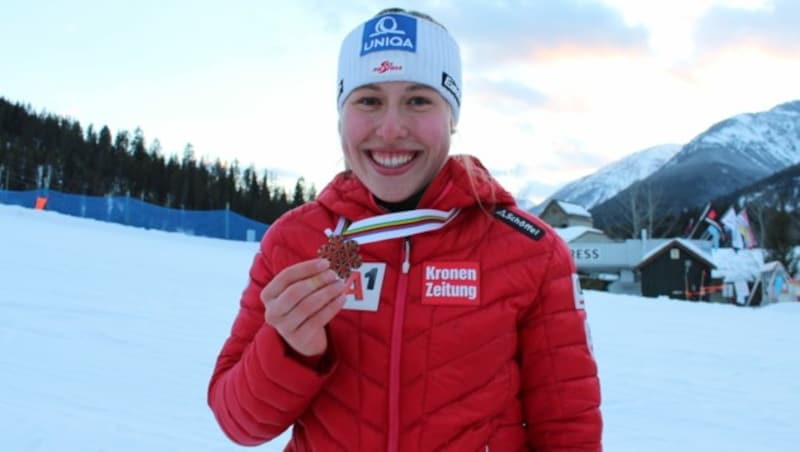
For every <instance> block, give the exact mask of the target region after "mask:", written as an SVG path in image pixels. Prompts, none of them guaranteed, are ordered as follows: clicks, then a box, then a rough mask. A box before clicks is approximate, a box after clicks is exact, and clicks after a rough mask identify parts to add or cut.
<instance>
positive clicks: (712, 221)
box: [703, 209, 724, 236]
mask: <svg viewBox="0 0 800 452" xmlns="http://www.w3.org/2000/svg"><path fill="white" fill-rule="evenodd" d="M703 221H705V222H706V223H707V224H708V225H709V227H710V228H713V229H716V230H717V236H721V235H722V234H723V232H724V231H723V229H722V225H721V224H720V222H719V221H717V211H716V210H714V209H710V210H709V211H708V214H706V217H705V218H703Z"/></svg>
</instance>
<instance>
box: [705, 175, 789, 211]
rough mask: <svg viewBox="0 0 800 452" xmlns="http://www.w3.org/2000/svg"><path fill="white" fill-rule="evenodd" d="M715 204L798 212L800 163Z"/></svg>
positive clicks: (735, 192) (720, 199) (731, 194)
mask: <svg viewBox="0 0 800 452" xmlns="http://www.w3.org/2000/svg"><path fill="white" fill-rule="evenodd" d="M714 204H715V205H720V206H725V205H731V204H736V205H739V206H742V205H754V204H757V205H759V206H760V207H770V208H775V209H782V210H786V211H788V212H797V211H798V210H800V163H798V164H796V165H792V166H790V167H788V168H786V169H783V170H781V171H778V172H777V173H775V174H772V175H770V176H768V177H765V178H764V179H761V180H759V181H758V182H755V183H753V184H751V185H748V186H747V187H744V188H740V189H739V190H736V191H734V192H732V193H730V194H728V195H725V196H723V197H722V198H718V199H717V200H715V201H714Z"/></svg>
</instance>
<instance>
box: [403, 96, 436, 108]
mask: <svg viewBox="0 0 800 452" xmlns="http://www.w3.org/2000/svg"><path fill="white" fill-rule="evenodd" d="M408 103H409V104H411V105H414V106H418V107H419V106H422V105H430V103H431V100H430V99H428V98H427V97H422V96H414V97H412V98H411V99H409V100H408Z"/></svg>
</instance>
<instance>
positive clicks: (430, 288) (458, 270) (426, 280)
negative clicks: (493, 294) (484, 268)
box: [422, 261, 481, 306]
mask: <svg viewBox="0 0 800 452" xmlns="http://www.w3.org/2000/svg"><path fill="white" fill-rule="evenodd" d="M422 304H430V305H438V306H480V304H481V270H480V265H479V264H478V262H467V261H462V262H425V263H424V264H423V266H422Z"/></svg>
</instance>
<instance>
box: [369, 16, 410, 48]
mask: <svg viewBox="0 0 800 452" xmlns="http://www.w3.org/2000/svg"><path fill="white" fill-rule="evenodd" d="M382 50H402V51H406V52H416V51H417V19H416V18H414V17H409V16H404V15H400V14H397V15H395V14H385V15H382V16H379V17H376V18H374V19H372V20H370V21H369V22H367V23H366V24H364V33H363V34H362V36H361V56H364V55H366V54H368V53H372V52H379V51H382Z"/></svg>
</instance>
